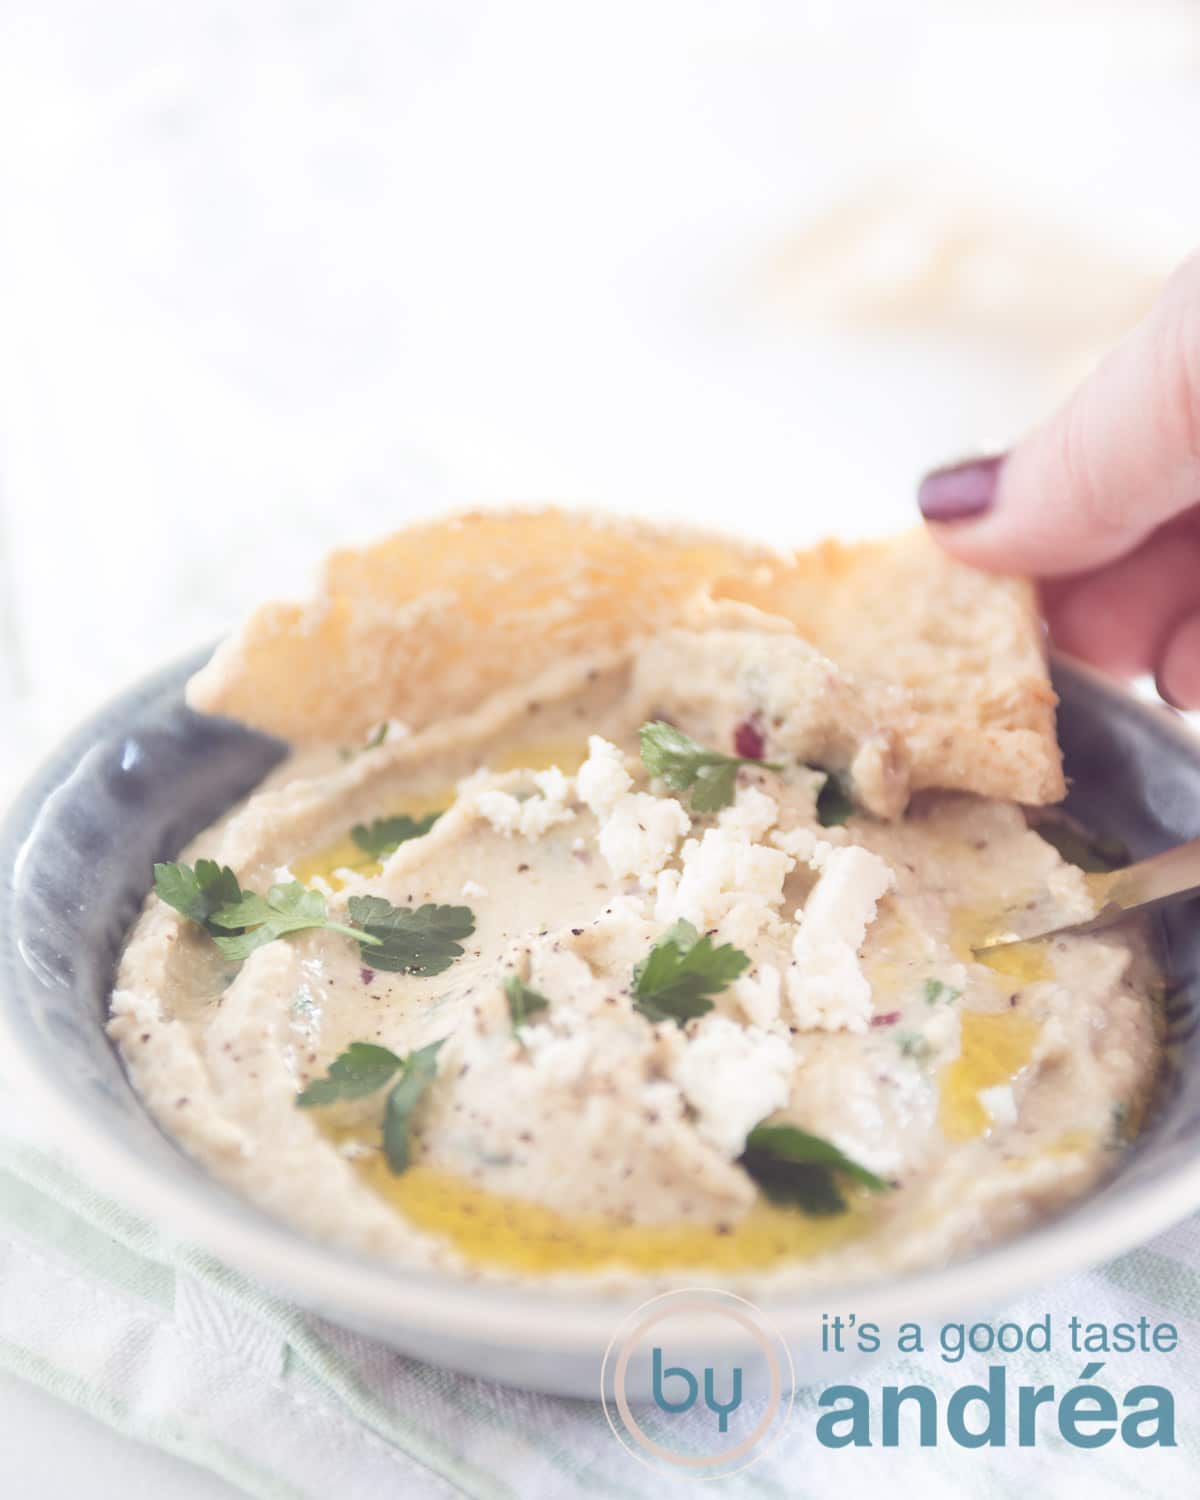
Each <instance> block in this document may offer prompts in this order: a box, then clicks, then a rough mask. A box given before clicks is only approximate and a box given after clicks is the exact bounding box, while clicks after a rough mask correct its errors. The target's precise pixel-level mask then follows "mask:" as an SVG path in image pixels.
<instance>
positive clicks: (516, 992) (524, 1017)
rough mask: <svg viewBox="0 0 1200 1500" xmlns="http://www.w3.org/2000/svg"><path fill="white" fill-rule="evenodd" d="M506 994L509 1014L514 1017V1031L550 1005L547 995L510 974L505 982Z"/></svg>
mask: <svg viewBox="0 0 1200 1500" xmlns="http://www.w3.org/2000/svg"><path fill="white" fill-rule="evenodd" d="M504 993H505V994H506V995H507V996H508V1013H509V1015H510V1016H511V1017H512V1023H513V1030H514V1031H516V1030H517V1028H518V1027H519V1026H524V1024H525V1022H526V1021H528V1019H529V1017H530V1016H532V1015H534V1014H535V1013H536V1012H537V1011H539V1010H545V1009H546V1007H547V1006H548V1005H549V1004H550V1002H549V1000H547V999H546V997H545V995H543V994H541V993H540V992H539V991H538V990H531V989H530V988H529V986H528V985H527V984H526V983H525V981H524V980H523V979H519V978H518V977H517V976H516V975H515V974H510V975H509V976H508V978H507V979H506V980H505V981H504Z"/></svg>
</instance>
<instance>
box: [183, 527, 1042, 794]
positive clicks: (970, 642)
mask: <svg viewBox="0 0 1200 1500" xmlns="http://www.w3.org/2000/svg"><path fill="white" fill-rule="evenodd" d="M706 593H707V594H708V595H710V596H711V597H712V598H713V599H714V600H717V601H722V600H729V601H737V602H740V603H741V604H743V605H746V606H751V607H753V608H754V609H756V610H761V611H765V612H766V613H768V614H771V615H774V616H778V617H780V618H782V619H784V620H787V621H789V622H790V623H791V625H792V626H793V627H794V628H795V630H796V631H797V633H798V634H800V635H803V636H805V637H806V638H807V639H808V640H810V641H811V642H812V643H813V644H814V645H815V646H816V647H817V648H818V649H819V650H821V651H822V652H824V653H825V654H826V655H827V656H829V657H830V658H831V659H832V660H833V661H834V662H836V663H837V664H838V666H839V667H841V668H842V669H843V671H844V672H845V673H846V674H847V675H848V676H850V677H851V678H853V679H854V680H855V681H856V682H858V683H859V684H860V685H861V686H862V688H863V690H864V692H866V693H868V694H870V692H871V691H872V690H873V689H874V690H875V691H877V692H878V694H879V698H880V703H881V712H886V716H887V718H888V720H889V721H891V722H895V723H896V725H897V728H898V729H899V731H900V732H901V734H902V735H903V737H904V739H905V741H906V742H907V744H908V747H909V752H910V756H911V759H912V768H913V786H914V788H921V787H948V788H957V789H961V790H964V791H972V792H978V793H980V794H982V795H985V796H993V797H1002V798H1006V799H1009V800H1013V801H1019V802H1028V803H1044V802H1052V801H1056V800H1058V799H1059V798H1060V797H1062V796H1063V795H1064V792H1065V785H1064V782H1063V776H1062V764H1061V757H1060V755H1059V750H1058V744H1057V741H1056V738H1055V730H1054V709H1055V704H1056V701H1057V700H1056V698H1055V695H1054V692H1053V689H1052V688H1051V686H1050V682H1049V678H1048V675H1047V669H1046V659H1045V652H1044V646H1043V639H1042V629H1041V624H1040V620H1039V618H1038V613H1037V606H1036V600H1035V596H1034V592H1033V589H1032V587H1031V586H1030V585H1029V584H1027V583H1024V582H1021V581H1018V580H1015V579H1006V578H998V577H995V576H992V575H987V574H982V573H978V572H976V571H975V570H973V569H970V568H967V567H965V566H963V565H962V564H961V563H957V562H955V561H953V560H952V559H951V558H949V557H947V556H946V555H945V554H944V553H943V552H942V551H941V549H940V548H939V547H937V545H936V544H935V543H934V542H933V541H932V540H931V539H930V538H929V537H928V536H927V535H926V533H925V532H924V531H920V530H918V531H914V532H911V533H908V534H905V535H902V536H899V537H895V538H891V539H888V540H885V541H880V542H868V543H858V544H849V545H847V544H841V543H837V542H825V543H822V544H821V545H820V546H818V547H815V548H812V549H811V550H809V551H802V552H797V553H792V554H787V553H780V552H775V551H772V550H771V549H769V548H766V547H759V546H754V545H751V544H748V543H745V542H741V541H737V540H734V539H731V538H728V537H722V536H717V535H713V534H711V533H704V532H696V531H689V530H686V529H682V528H678V527H659V526H654V525H650V524H647V523H644V522H638V521H631V520H624V519H619V518H614V517H608V516H602V515H600V516H598V515H594V514H591V513H583V512H577V511H563V510H556V509H547V510H534V511H530V510H526V511H503V512H501V511H485V512H478V511H477V512H470V513H467V514H463V515H458V516H453V517H450V518H447V519H445V520H439V521H435V522H429V523H423V524H421V525H418V526H413V527H410V528H407V529H406V530H404V531H400V532H397V533H395V534H394V535H393V536H391V537H388V538H386V539H385V540H383V541H381V542H379V543H376V544H375V545H373V546H369V547H364V548H357V549H351V550H343V551H339V552H335V553H334V554H333V555H332V556H331V557H330V559H329V561H328V563H327V564H326V567H325V572H324V577H323V582H322V588H321V592H320V593H319V594H318V596H317V597H316V598H315V599H314V600H312V601H311V602H310V603H308V604H266V605H263V606H262V607H261V608H259V609H257V610H256V611H255V612H254V613H253V614H252V615H251V616H250V618H249V619H248V620H247V621H246V622H245V623H244V624H243V626H242V627H241V629H240V630H239V631H238V632H237V633H236V634H235V635H234V636H233V637H231V638H230V639H229V640H227V641H225V642H224V643H223V644H222V645H221V646H220V647H218V649H217V651H216V653H215V655H214V656H213V658H212V660H211V661H210V662H209V663H208V665H207V666H205V667H203V668H202V669H201V670H200V672H198V673H197V674H196V676H195V677H194V678H193V679H192V681H191V683H190V684H189V687H188V701H189V702H190V703H191V705H192V706H193V707H194V708H197V709H199V710H201V711H203V712H207V713H219V714H226V715H229V716H231V717H233V718H236V719H240V720H242V721H243V722H244V723H247V724H250V725H252V726H253V727H254V728H256V729H262V730H265V731H267V732H268V733H272V734H277V735H280V736H282V737H283V738H285V739H289V740H292V741H294V742H298V743H305V742H317V741H332V742H337V743H343V744H345V743H351V742H353V741H355V740H357V739H360V738H362V737H363V736H365V735H366V734H367V733H368V732H369V731H370V729H371V728H372V727H373V726H374V725H376V724H378V723H379V722H380V721H381V720H383V719H397V720H400V721H402V722H403V723H405V724H407V725H408V726H409V727H410V728H412V729H413V730H418V729H422V728H425V727H427V726H428V725H429V724H432V723H435V722H438V721H440V720H443V719H446V718H450V717H453V716H454V715H457V714H461V713H464V712H467V711H469V710H470V709H472V708H474V707H476V706H477V705H478V704H479V703H481V702H482V701H483V700H484V699H486V698H487V697H489V696H491V694H493V693H495V692H497V691H499V690H501V689H504V688H508V687H512V686H514V685H515V684H518V683H520V682H522V681H526V680H530V679H532V678H533V677H535V676H536V675H537V674H538V673H539V672H542V671H544V670H546V669H547V668H549V667H551V666H553V665H554V664H555V663H556V662H559V661H561V660H563V659H564V658H566V657H569V656H572V655H591V654H597V655H601V654H610V655H611V653H613V652H614V651H616V652H619V651H621V650H626V649H632V648H633V647H634V646H635V645H636V642H637V640H638V639H639V638H644V637H645V636H647V635H649V634H652V633H653V632H654V631H655V630H657V629H660V628H662V627H664V626H667V625H671V624H676V623H679V622H681V621H683V620H685V619H686V617H687V615H688V612H689V610H690V609H692V608H694V606H695V604H696V601H697V600H698V599H700V598H702V597H703V596H704V595H705V594H706Z"/></svg>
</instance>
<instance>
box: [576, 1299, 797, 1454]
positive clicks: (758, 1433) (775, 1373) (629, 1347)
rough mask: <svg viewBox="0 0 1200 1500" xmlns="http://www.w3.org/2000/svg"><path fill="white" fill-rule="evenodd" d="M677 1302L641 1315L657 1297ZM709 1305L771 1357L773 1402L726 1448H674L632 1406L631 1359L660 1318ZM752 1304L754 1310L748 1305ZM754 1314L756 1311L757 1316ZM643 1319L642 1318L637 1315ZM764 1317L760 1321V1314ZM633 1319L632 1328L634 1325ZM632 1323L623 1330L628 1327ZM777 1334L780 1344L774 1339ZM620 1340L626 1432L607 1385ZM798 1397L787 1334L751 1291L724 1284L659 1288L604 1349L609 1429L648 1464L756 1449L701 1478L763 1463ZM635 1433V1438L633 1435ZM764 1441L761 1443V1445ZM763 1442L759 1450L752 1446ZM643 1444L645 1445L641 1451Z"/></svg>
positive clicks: (617, 1393)
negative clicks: (645, 1426)
mask: <svg viewBox="0 0 1200 1500" xmlns="http://www.w3.org/2000/svg"><path fill="white" fill-rule="evenodd" d="M662 1302H671V1303H672V1304H673V1305H672V1306H670V1307H662V1308H659V1309H658V1311H657V1312H654V1313H652V1314H651V1315H650V1316H649V1317H640V1316H639V1315H640V1314H644V1313H645V1312H646V1311H647V1309H649V1308H652V1307H654V1305H655V1303H662ZM731 1302H736V1303H740V1304H741V1307H739V1308H734V1307H730V1306H729V1303H731ZM697 1309H703V1310H704V1311H706V1312H709V1313H714V1312H715V1313H718V1314H719V1315H720V1316H722V1317H726V1318H732V1319H733V1321H734V1322H736V1323H738V1324H739V1325H740V1326H741V1327H742V1328H744V1329H745V1330H746V1332H747V1333H749V1334H750V1336H751V1338H752V1339H753V1340H754V1343H755V1344H756V1345H757V1346H758V1349H759V1350H760V1352H761V1353H762V1355H763V1357H764V1358H765V1359H766V1362H767V1367H768V1370H769V1371H770V1381H771V1385H770V1391H769V1393H768V1396H767V1407H766V1410H765V1412H764V1414H763V1416H762V1417H761V1418H760V1419H759V1421H758V1423H757V1425H756V1426H755V1428H754V1430H753V1432H751V1433H750V1434H749V1436H748V1437H744V1438H741V1439H739V1441H738V1442H737V1443H735V1444H734V1445H733V1446H732V1447H730V1448H727V1449H722V1450H721V1451H720V1452H718V1453H712V1454H690V1453H672V1452H671V1451H670V1449H669V1448H666V1447H664V1446H663V1444H661V1443H659V1442H657V1441H656V1440H655V1439H654V1438H652V1437H650V1435H649V1434H648V1433H647V1432H645V1431H644V1430H643V1428H642V1426H641V1424H640V1423H639V1422H638V1420H637V1418H636V1417H635V1416H634V1415H633V1412H632V1411H631V1409H630V1406H629V1398H628V1396H627V1394H626V1391H625V1378H626V1372H627V1370H628V1368H629V1361H630V1360H631V1359H632V1357H633V1354H634V1350H635V1349H636V1347H637V1344H638V1341H639V1339H640V1338H641V1337H642V1336H643V1335H644V1334H645V1333H646V1332H647V1331H648V1330H649V1329H650V1328H653V1327H654V1326H655V1325H656V1324H658V1323H661V1322H664V1321H665V1320H666V1319H667V1318H670V1317H675V1316H678V1315H679V1314H681V1313H685V1312H689V1311H695V1310H697ZM744 1309H748V1311H746V1310H744ZM751 1315H753V1316H751ZM635 1319H636V1320H637V1321H636V1322H635V1321H634V1320H635ZM755 1319H757V1320H758V1321H757V1322H755V1321H754V1320H755ZM631 1323H632V1324H633V1326H632V1327H631V1328H630V1327H629V1325H630V1324H631ZM627 1328H628V1329H629V1331H628V1332H626V1333H624V1334H623V1333H622V1330H623V1329H627ZM772 1339H774V1344H773V1343H772ZM618 1340H620V1341H621V1349H620V1353H619V1354H618V1356H617V1360H616V1364H615V1367H614V1369H613V1397H612V1400H613V1403H614V1404H615V1405H616V1408H617V1411H618V1413H619V1414H620V1417H621V1420H622V1422H623V1423H624V1425H625V1431H624V1432H622V1431H621V1429H620V1427H619V1426H618V1425H617V1422H616V1421H615V1419H614V1417H613V1413H612V1412H611V1411H610V1409H609V1396H608V1391H607V1388H606V1387H607V1376H608V1371H609V1364H610V1361H611V1360H612V1356H613V1350H614V1348H615V1347H616V1345H617V1343H618ZM779 1349H782V1350H783V1358H784V1361H786V1366H787V1377H788V1379H787V1404H786V1409H784V1402H783V1380H784V1375H783V1368H782V1365H781V1362H780V1360H779V1357H778V1350H779ZM795 1397H796V1367H795V1362H794V1361H793V1359H792V1352H791V1350H790V1349H789V1348H788V1346H787V1343H786V1341H785V1340H784V1338H783V1336H782V1334H781V1333H780V1332H779V1330H778V1329H777V1328H776V1327H775V1325H774V1324H773V1323H772V1322H771V1320H770V1319H769V1318H768V1317H766V1315H765V1314H764V1313H763V1312H762V1311H761V1309H760V1308H758V1307H757V1306H755V1304H754V1303H753V1302H751V1301H750V1300H749V1298H748V1297H742V1296H739V1295H738V1293H737V1292H727V1291H724V1290H722V1289H721V1288H719V1287H703V1286H692V1287H678V1288H676V1289H674V1290H673V1291H669V1292H659V1293H658V1294H657V1295H656V1296H654V1297H649V1298H647V1299H646V1301H645V1302H643V1303H641V1304H640V1305H639V1306H638V1307H635V1308H634V1309H633V1310H632V1312H630V1313H628V1314H626V1316H625V1317H624V1318H623V1319H622V1321H621V1322H620V1323H619V1324H618V1326H617V1328H616V1330H615V1332H614V1333H613V1336H612V1338H611V1339H609V1341H608V1347H607V1348H606V1349H605V1351H604V1358H603V1360H602V1361H601V1364H600V1404H601V1406H602V1407H603V1409H604V1418H605V1421H606V1422H607V1423H608V1426H609V1429H610V1430H611V1432H612V1435H613V1436H614V1437H615V1438H616V1440H617V1441H618V1442H619V1443H620V1444H621V1446H622V1448H624V1449H625V1451H626V1452H627V1453H628V1454H630V1455H631V1457H633V1458H636V1459H637V1460H638V1462H639V1463H642V1464H645V1465H646V1466H647V1467H648V1468H651V1469H658V1470H659V1472H661V1468H660V1467H659V1466H660V1464H663V1463H666V1464H669V1465H671V1467H673V1468H676V1469H680V1468H682V1469H698V1468H701V1467H703V1466H704V1465H710V1464H717V1463H728V1462H730V1461H731V1460H734V1459H738V1458H741V1457H742V1456H743V1455H744V1454H748V1453H749V1454H751V1456H750V1457H748V1458H747V1459H746V1461H745V1462H744V1463H739V1464H738V1465H737V1466H736V1467H735V1468H731V1469H722V1470H721V1471H720V1472H719V1473H715V1474H693V1475H692V1476H691V1477H692V1478H693V1479H696V1480H701V1481H704V1480H712V1479H726V1478H728V1477H729V1476H730V1475H732V1474H739V1473H741V1472H742V1470H743V1469H748V1468H749V1467H750V1465H751V1464H754V1463H757V1462H758V1460H759V1459H760V1458H761V1457H762V1456H763V1454H764V1453H766V1452H768V1451H769V1450H770V1448H771V1447H772V1446H773V1444H774V1443H776V1442H777V1441H778V1439H779V1436H780V1434H781V1433H782V1432H783V1430H784V1428H785V1427H786V1426H787V1424H788V1422H789V1420H790V1419H791V1415H792V1408H793V1405H794V1404H795ZM776 1418H779V1421H778V1425H777V1427H776V1430H775V1432H774V1434H773V1435H772V1436H771V1437H769V1438H767V1440H766V1442H763V1438H764V1436H765V1435H766V1433H767V1431H768V1429H769V1428H770V1426H771V1424H772V1423H773V1422H775V1420H776ZM630 1439H632V1442H631V1441H630ZM759 1444H762V1446H761V1447H759V1446H758V1445H759ZM756 1448H757V1451H752V1450H755V1449H756ZM639 1450H641V1451H639Z"/></svg>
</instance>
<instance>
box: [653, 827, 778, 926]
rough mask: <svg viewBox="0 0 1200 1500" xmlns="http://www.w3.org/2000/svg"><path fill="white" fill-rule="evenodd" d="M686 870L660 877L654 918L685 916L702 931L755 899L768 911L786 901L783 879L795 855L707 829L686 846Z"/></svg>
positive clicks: (670, 919)
mask: <svg viewBox="0 0 1200 1500" xmlns="http://www.w3.org/2000/svg"><path fill="white" fill-rule="evenodd" d="M682 858H683V870H682V872H681V873H680V874H679V875H676V873H675V871H673V870H667V871H664V872H663V873H662V875H660V876H659V879H658V885H657V901H656V904H655V909H654V916H655V920H656V921H659V922H676V921H678V920H679V919H680V918H681V917H682V918H685V919H686V920H687V921H689V922H691V923H692V925H693V926H694V927H698V928H699V929H700V930H701V931H704V930H705V929H707V928H709V927H715V926H716V925H717V923H718V922H720V920H721V918H722V917H723V916H725V914H726V913H727V912H728V911H729V910H730V908H731V907H733V906H734V905H736V904H738V903H741V902H746V901H749V902H752V903H753V904H755V905H757V906H759V907H760V908H762V909H763V911H764V913H767V912H769V911H770V910H771V909H772V908H775V907H778V906H779V905H780V904H781V902H782V901H783V882H784V879H785V878H786V876H787V873H788V871H789V870H790V869H791V868H792V858H791V856H790V855H788V854H785V853H784V852H783V851H782V850H781V849H768V848H766V847H765V846H764V845H762V844H753V843H751V842H750V840H749V839H748V838H747V837H746V836H745V835H744V834H739V833H734V832H731V831H730V830H729V829H726V828H708V829H706V830H705V832H704V837H703V838H702V839H700V840H698V841H697V840H696V839H689V840H688V841H687V843H686V844H684V846H683V856H682Z"/></svg>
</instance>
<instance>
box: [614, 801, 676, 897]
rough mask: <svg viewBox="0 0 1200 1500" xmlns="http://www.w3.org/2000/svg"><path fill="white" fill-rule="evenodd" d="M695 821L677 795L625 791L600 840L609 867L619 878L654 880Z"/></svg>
mask: <svg viewBox="0 0 1200 1500" xmlns="http://www.w3.org/2000/svg"><path fill="white" fill-rule="evenodd" d="M691 826H692V821H691V819H690V818H689V817H688V815H687V813H686V812H684V810H683V805H682V803H680V802H678V801H676V799H675V798H674V797H652V796H651V795H650V794H649V792H625V793H623V794H622V795H621V796H620V797H618V799H617V801H616V803H615V805H614V806H613V810H612V812H611V813H610V814H609V816H608V818H607V820H606V821H605V822H604V823H603V824H602V825H601V828H600V834H599V838H598V839H597V842H598V843H599V845H600V853H601V854H602V855H603V856H604V858H605V860H606V861H607V864H608V867H609V869H610V870H611V871H612V873H613V874H614V875H615V876H616V877H617V878H618V879H620V877H622V876H624V875H636V876H638V877H639V878H643V877H644V878H645V879H647V880H649V879H652V878H653V877H654V876H655V875H657V874H658V872H659V871H660V870H661V869H662V867H663V866H664V865H665V864H666V862H667V860H669V859H670V858H671V856H672V855H673V854H674V852H675V845H676V844H677V843H678V841H679V840H680V839H681V838H683V836H684V835H685V834H686V833H687V832H688V831H689V829H690V828H691Z"/></svg>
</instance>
